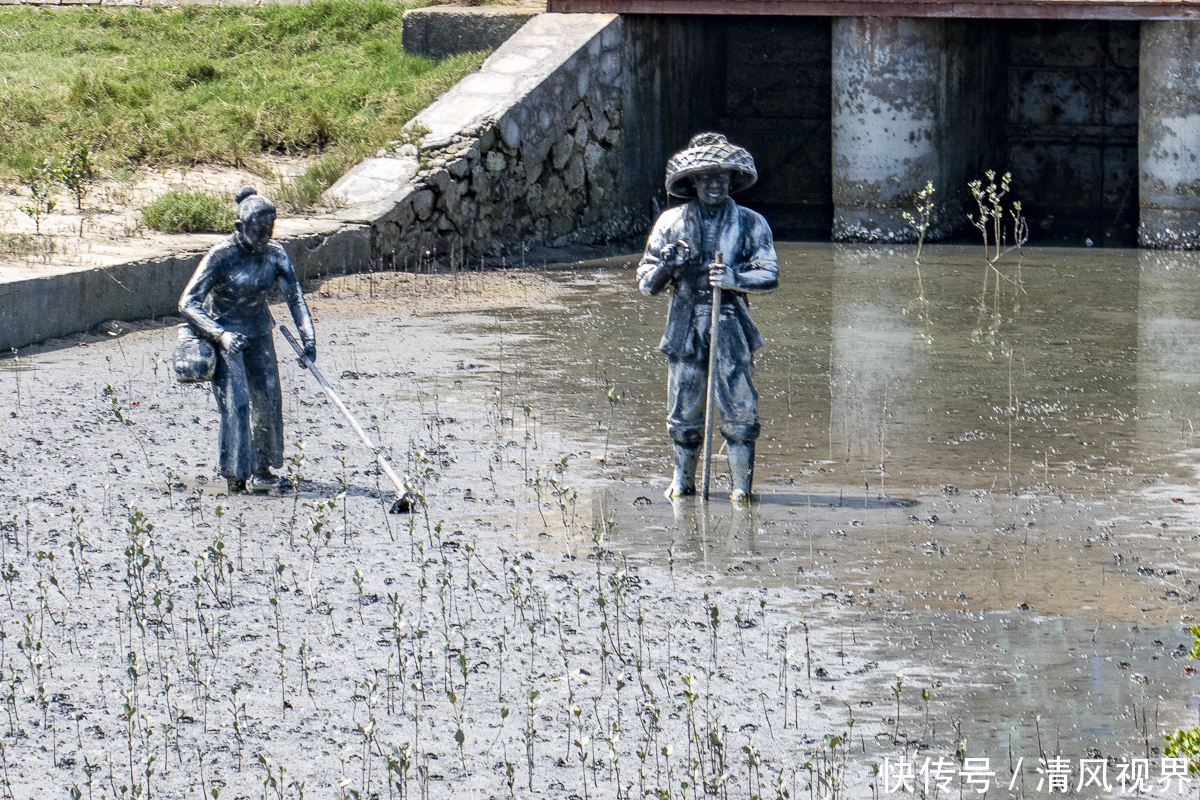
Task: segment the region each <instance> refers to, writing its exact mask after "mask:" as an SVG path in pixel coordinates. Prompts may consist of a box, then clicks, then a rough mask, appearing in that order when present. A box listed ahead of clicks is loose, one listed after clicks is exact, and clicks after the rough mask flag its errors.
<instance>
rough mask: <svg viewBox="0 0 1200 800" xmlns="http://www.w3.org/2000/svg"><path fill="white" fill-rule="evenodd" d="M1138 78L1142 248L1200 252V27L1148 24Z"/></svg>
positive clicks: (1178, 23) (1164, 22) (1195, 24)
mask: <svg viewBox="0 0 1200 800" xmlns="http://www.w3.org/2000/svg"><path fill="white" fill-rule="evenodd" d="M1138 72H1139V75H1138V95H1139V97H1138V190H1139V203H1140V206H1141V208H1140V209H1139V210H1140V221H1139V224H1138V240H1139V241H1140V242H1141V244H1142V246H1144V247H1182V248H1187V249H1200V22H1194V21H1177V20H1161V21H1159V20H1156V21H1146V22H1143V23H1142V33H1141V46H1140V49H1139V59H1138Z"/></svg>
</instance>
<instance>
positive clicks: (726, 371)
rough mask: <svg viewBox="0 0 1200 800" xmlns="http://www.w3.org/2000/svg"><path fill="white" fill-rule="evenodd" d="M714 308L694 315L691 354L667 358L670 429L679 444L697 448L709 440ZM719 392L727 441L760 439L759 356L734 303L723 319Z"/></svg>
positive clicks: (719, 340) (723, 310)
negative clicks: (707, 414)
mask: <svg viewBox="0 0 1200 800" xmlns="http://www.w3.org/2000/svg"><path fill="white" fill-rule="evenodd" d="M711 319H712V306H711V305H697V306H696V310H695V312H694V314H693V317H692V337H693V338H692V342H693V345H694V348H693V352H692V355H690V356H686V357H677V356H669V357H668V359H667V407H668V411H667V432H668V433H669V434H670V435H671V439H672V440H674V441H675V443H676V444H680V445H684V446H695V445H698V444H700V443H701V440H702V439H703V438H704V406H705V402H706V400H707V394H708V340H709V335H710V330H711ZM718 326H719V331H718V334H717V363H716V390H717V398H716V399H717V408H718V409H719V410H720V413H721V434H722V435H723V436H724V437H725V438H726V439H728V440H731V441H736V442H752V441H754V440H755V439H757V438H758V432H759V423H758V392H757V391H755V389H754V384H753V382H752V378H753V377H754V357H753V355H752V354H751V352H750V345H749V344H748V343H747V342H746V334H745V333H744V332H743V331H742V326H741V323H740V322H739V320H738V317H737V313H736V311H735V310H734V308H733V307H732V306H727V305H722V307H721V320H720V322H719V323H718Z"/></svg>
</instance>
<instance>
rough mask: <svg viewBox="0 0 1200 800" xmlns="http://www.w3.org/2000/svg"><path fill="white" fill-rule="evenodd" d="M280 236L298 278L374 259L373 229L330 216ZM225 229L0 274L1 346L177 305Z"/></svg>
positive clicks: (165, 311) (288, 225)
mask: <svg viewBox="0 0 1200 800" xmlns="http://www.w3.org/2000/svg"><path fill="white" fill-rule="evenodd" d="M280 223H281V224H280V226H279V230H277V231H276V233H277V236H276V241H278V242H279V243H280V244H282V245H283V246H284V249H286V250H287V252H288V256H289V258H291V261H292V264H293V265H294V266H295V268H296V274H297V275H299V277H300V279H301V280H308V279H310V278H315V277H318V276H320V275H327V274H338V273H347V272H359V271H361V270H362V269H363V268H364V266H365V265H367V264H369V263H370V229H369V228H368V227H367V226H365V225H346V224H342V223H338V222H333V221H330V220H281V221H280ZM223 238H225V237H224V236H223V235H191V236H180V237H178V238H177V239H176V240H174V241H173V242H172V244H173V245H174V246H173V247H171V248H169V249H168V248H164V247H157V248H154V249H153V250H150V251H149V252H146V253H143V254H140V255H139V256H138V257H135V258H132V259H129V260H125V261H121V262H119V263H114V264H112V265H111V266H105V267H94V268H90V269H65V268H57V269H52V270H35V269H25V270H22V272H24V273H26V274H28V273H34V274H33V275H31V276H30V277H27V278H22V277H18V275H19V274H20V273H18V272H17V271H16V270H5V271H4V274H2V275H0V352H3V351H8V350H11V349H14V348H21V347H25V346H27V345H30V344H35V343H37V342H41V341H45V340H46V339H57V338H61V337H63V336H68V335H70V334H73V333H81V332H83V331H86V330H88V329H90V328H92V327H93V326H95V325H97V324H99V323H101V322H104V321H106V320H133V319H145V318H153V317H161V316H166V315H171V314H174V313H176V308H177V307H178V304H179V295H180V294H181V293H182V292H183V287H184V286H185V285H186V284H187V281H188V279H189V278H190V277H191V276H192V272H193V271H195V269H196V265H197V264H198V263H200V259H201V258H202V257H203V256H204V253H205V252H207V250H208V249H209V248H210V247H212V245H214V244H216V243H217V242H219V241H220V240H221V239H223Z"/></svg>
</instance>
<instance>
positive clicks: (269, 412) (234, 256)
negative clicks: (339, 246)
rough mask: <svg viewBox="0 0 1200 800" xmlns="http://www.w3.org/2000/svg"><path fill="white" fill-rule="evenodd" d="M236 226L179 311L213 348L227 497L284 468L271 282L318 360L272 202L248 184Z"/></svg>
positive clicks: (203, 266)
mask: <svg viewBox="0 0 1200 800" xmlns="http://www.w3.org/2000/svg"><path fill="white" fill-rule="evenodd" d="M235 199H236V200H237V202H238V214H237V223H236V231H235V233H234V234H233V235H232V236H230V237H229V238H228V239H226V240H225V241H223V242H221V243H220V244H218V245H216V246H215V247H213V248H212V249H211V250H209V251H208V254H207V255H205V256H204V258H203V259H202V260H201V261H200V264H199V266H197V267H196V272H195V273H194V274H193V275H192V279H191V280H190V281H188V285H187V288H185V289H184V290H183V296H182V297H180V298H179V313H180V314H182V315H183V317H184V319H186V320H187V322H188V324H189V325H190V326H191V327H192V328H193V329H194V330H195V331H196V333H197V334H198V335H199V336H200V337H202V338H203V339H206V340H208V341H209V342H211V343H212V345H213V346H214V348H215V349H216V353H217V356H216V367H215V369H214V370H213V375H212V384H213V396H214V397H215V398H216V400H217V408H218V410H219V411H220V412H221V429H220V434H219V440H218V445H217V469H218V471H219V472H220V473H221V474H222V475H224V476H225V478H226V480H227V482H228V484H229V492H230V494H235V493H238V492H244V491H245V490H246V480H247V479H248V478H250V477H253V478H254V482H255V483H256V484H271V483H275V482H276V481H277V478H276V477H275V476H274V475H273V474H272V473H271V467H276V468H278V467H282V466H283V395H282V392H281V390H280V387H279V365H278V364H277V363H276V360H275V342H274V340H273V339H272V336H271V334H272V329H273V328H274V326H275V322H274V320H273V319H272V318H271V312H270V311H269V310H268V309H267V295H268V293H269V292H270V290H271V288H272V287H274V286H275V285H276V284H278V285H279V288H280V289H281V290H282V292H283V296H284V299H285V300H287V304H288V309H289V310H290V311H291V312H292V320H293V321H294V322H295V323H296V328H297V329H298V330H299V333H300V340H301V341H302V342H303V343H304V353H305V355H306V356H308V357H309V358H311V359H313V360H315V359H316V357H317V345H316V333H315V332H314V330H313V323H312V315H311V314H310V313H309V311H308V305H307V304H306V303H305V302H304V294H303V292H302V290H301V288H300V281H299V280H297V278H296V273H295V271H294V270H293V269H292V264H291V262H290V261H289V260H288V257H287V253H286V252H285V251H284V249H283V248H282V247H280V246H279V245H278V244H277V243H275V242H272V241H271V234H272V233H273V232H274V230H275V204H274V203H272V202H271V201H270V200H268V199H267V198H265V197H261V196H260V195H257V194H255V192H254V189H252V188H251V187H249V186H246V187H243V188H242V189H241V190H239V191H238V193H237V195H236V196H235Z"/></svg>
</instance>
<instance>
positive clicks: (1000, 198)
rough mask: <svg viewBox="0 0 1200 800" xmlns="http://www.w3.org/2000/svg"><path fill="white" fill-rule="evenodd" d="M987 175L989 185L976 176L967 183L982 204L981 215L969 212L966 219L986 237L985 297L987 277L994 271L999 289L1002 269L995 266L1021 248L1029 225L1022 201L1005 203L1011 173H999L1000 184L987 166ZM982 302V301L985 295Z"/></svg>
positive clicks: (979, 205) (976, 199)
mask: <svg viewBox="0 0 1200 800" xmlns="http://www.w3.org/2000/svg"><path fill="white" fill-rule="evenodd" d="M984 176H985V177H986V179H987V181H988V183H987V185H986V186H985V185H984V183H983V181H980V180H974V181H971V182H970V183H969V184H967V186H968V188H969V189H970V190H971V196H972V197H974V198H975V204H976V206H978V208H979V215H978V216H975V215H974V214H968V215H967V219H969V220H970V221H971V224H972V225H974V226H975V227H976V228H977V229H978V230H979V233H980V235H981V236H982V237H983V252H984V258H985V260H986V261H987V268H986V270H985V271H984V279H983V295H982V298H986V297H987V291H988V280H989V278H990V276H991V275H992V273H995V275H996V282H997V283H996V291H997V292H999V290H1000V287H999V281H1000V277H1001V276H1000V272H999V270H997V269H996V263H997V262H999V261H1000V259H1001V258H1003V257H1004V256H1005V255H1006V254H1007V253H1010V252H1012V251H1013V250H1017V251H1018V252H1020V250H1021V248H1022V247H1023V246H1024V245H1025V243H1026V242H1028V241H1029V225H1028V223H1027V222H1026V220H1025V217H1024V216H1022V214H1021V204H1020V203H1019V202H1014V203H1012V204H1011V205H1010V206H1009V207H1008V208H1007V209H1006V208H1005V205H1004V198H1005V197H1006V196H1007V195H1008V193H1009V190H1010V188H1011V185H1012V173H1011V172H1006V173H1004V175H1002V176H1001V177H1000V183H999V185H997V183H996V173H995V172H994V171H992V170H988V171H987V172H985V173H984ZM1010 234H1011V236H1012V238H1011V241H1012V245H1011V246H1009V247H1008V248H1005V247H1004V243H1005V242H1006V241H1009V238H1008V237H1009V235H1010ZM980 305H981V306H982V305H983V300H982V299H981V302H980Z"/></svg>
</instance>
